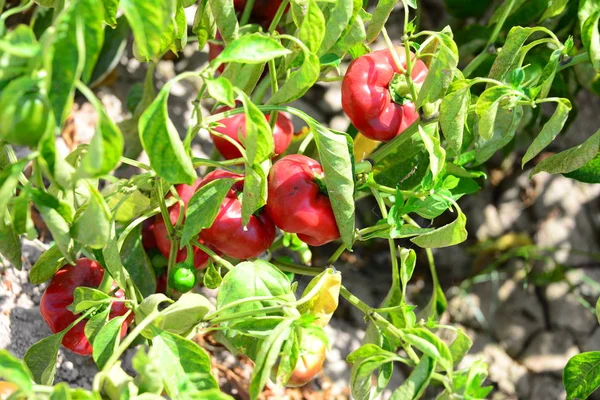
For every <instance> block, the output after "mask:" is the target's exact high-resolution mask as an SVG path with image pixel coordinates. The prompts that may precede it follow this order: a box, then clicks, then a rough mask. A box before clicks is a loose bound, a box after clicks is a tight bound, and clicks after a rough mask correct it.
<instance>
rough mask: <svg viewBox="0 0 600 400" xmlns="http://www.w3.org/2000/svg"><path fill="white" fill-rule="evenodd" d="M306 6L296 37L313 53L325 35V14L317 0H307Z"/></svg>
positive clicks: (316, 50)
mask: <svg viewBox="0 0 600 400" xmlns="http://www.w3.org/2000/svg"><path fill="white" fill-rule="evenodd" d="M305 7H306V8H305V9H303V12H305V14H304V18H303V19H302V23H301V24H300V29H299V30H298V33H297V35H296V37H297V38H298V39H300V40H301V41H302V42H303V43H304V44H305V45H306V47H308V50H309V51H310V52H311V53H315V54H316V53H317V52H318V50H319V48H320V47H321V44H322V43H323V38H324V37H325V29H326V27H325V16H324V15H323V12H322V11H321V9H320V8H319V4H318V3H317V2H316V1H315V0H308V1H306V2H305ZM317 65H318V64H317Z"/></svg>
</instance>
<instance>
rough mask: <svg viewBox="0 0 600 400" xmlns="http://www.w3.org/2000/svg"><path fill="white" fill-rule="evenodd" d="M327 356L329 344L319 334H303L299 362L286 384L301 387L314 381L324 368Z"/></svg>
mask: <svg viewBox="0 0 600 400" xmlns="http://www.w3.org/2000/svg"><path fill="white" fill-rule="evenodd" d="M326 358H327V346H326V345H325V343H323V341H322V340H321V339H319V337H318V336H315V335H313V334H304V335H302V339H301V341H300V354H299V355H298V362H297V363H296V367H295V368H294V371H293V372H292V376H291V377H290V379H289V380H288V382H287V383H286V385H285V386H287V387H300V386H304V385H306V384H307V383H308V382H310V381H312V380H313V379H314V377H315V376H316V375H317V374H318V373H319V372H321V370H322V369H323V364H324V363H325V359H326Z"/></svg>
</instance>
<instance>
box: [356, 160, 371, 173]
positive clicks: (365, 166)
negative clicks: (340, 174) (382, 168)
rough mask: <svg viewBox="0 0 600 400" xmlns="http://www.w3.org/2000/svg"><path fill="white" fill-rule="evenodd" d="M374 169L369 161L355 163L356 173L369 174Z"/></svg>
mask: <svg viewBox="0 0 600 400" xmlns="http://www.w3.org/2000/svg"><path fill="white" fill-rule="evenodd" d="M372 169H373V166H372V165H371V163H370V162H369V161H360V162H357V163H356V164H355V165H354V175H359V174H368V173H369V172H371V170H372Z"/></svg>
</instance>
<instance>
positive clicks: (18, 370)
mask: <svg viewBox="0 0 600 400" xmlns="http://www.w3.org/2000/svg"><path fill="white" fill-rule="evenodd" d="M0 378H2V380H5V381H7V382H12V383H14V384H15V385H17V386H18V387H19V389H21V390H22V391H24V392H25V393H26V394H29V393H31V391H32V389H33V384H32V380H33V376H32V375H31V372H29V369H28V368H27V366H26V365H25V363H24V362H23V361H21V360H19V359H18V358H16V357H14V356H13V355H12V354H10V353H9V352H8V350H0Z"/></svg>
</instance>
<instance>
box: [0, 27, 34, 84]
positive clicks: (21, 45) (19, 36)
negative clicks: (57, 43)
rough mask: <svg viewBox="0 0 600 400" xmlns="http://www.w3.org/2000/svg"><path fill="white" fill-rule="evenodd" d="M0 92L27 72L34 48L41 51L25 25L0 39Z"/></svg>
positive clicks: (31, 32) (29, 29)
mask: <svg viewBox="0 0 600 400" xmlns="http://www.w3.org/2000/svg"><path fill="white" fill-rule="evenodd" d="M0 47H1V48H2V51H0V65H1V66H2V68H0V90H2V89H4V87H5V86H6V84H7V83H9V82H10V81H12V80H13V79H14V78H16V77H18V76H19V75H21V74H23V73H25V72H27V71H28V70H29V67H28V63H29V62H30V57H33V56H34V55H35V54H36V52H35V47H37V48H38V50H39V49H41V47H40V46H39V44H38V43H37V40H36V38H35V35H34V33H33V31H32V30H31V28H29V27H28V26H27V25H25V24H21V25H17V26H16V27H15V28H14V29H13V30H11V31H10V32H8V33H7V34H6V35H5V36H4V37H3V38H2V39H0Z"/></svg>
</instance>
